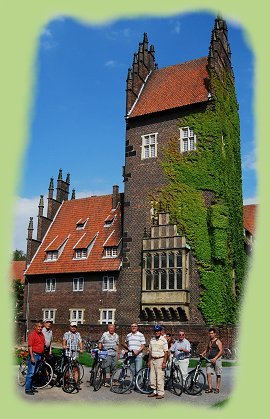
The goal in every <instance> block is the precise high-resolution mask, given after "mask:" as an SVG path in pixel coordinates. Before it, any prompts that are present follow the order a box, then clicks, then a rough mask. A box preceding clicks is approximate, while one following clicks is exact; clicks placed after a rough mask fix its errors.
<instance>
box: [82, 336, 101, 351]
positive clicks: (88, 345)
mask: <svg viewBox="0 0 270 419" xmlns="http://www.w3.org/2000/svg"><path fill="white" fill-rule="evenodd" d="M97 344H98V340H93V339H91V337H90V336H88V337H86V338H85V339H83V347H84V349H85V350H86V351H87V352H91V350H92V349H94V348H96V347H97Z"/></svg>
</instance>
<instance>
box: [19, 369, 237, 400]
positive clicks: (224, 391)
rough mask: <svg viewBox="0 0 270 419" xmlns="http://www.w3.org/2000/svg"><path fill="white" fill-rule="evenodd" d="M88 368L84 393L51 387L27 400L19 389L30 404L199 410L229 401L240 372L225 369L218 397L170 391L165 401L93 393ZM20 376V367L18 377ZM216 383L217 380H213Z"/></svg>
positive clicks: (135, 395) (104, 391) (137, 395)
mask: <svg viewBox="0 0 270 419" xmlns="http://www.w3.org/2000/svg"><path fill="white" fill-rule="evenodd" d="M89 370H90V369H89V368H85V375H84V377H83V383H82V385H81V387H82V389H81V390H80V391H79V392H77V393H72V394H67V393H65V392H64V391H63V390H62V388H58V387H52V388H44V389H41V390H39V392H38V393H36V394H35V395H34V396H27V395H25V394H24V387H19V386H17V390H18V392H19V393H20V394H21V396H22V397H23V398H24V399H27V400H29V401H30V402H31V403H39V402H42V401H46V400H50V402H55V403H57V402H65V403H66V402H72V403H74V402H75V403H76V402H79V403H82V402H85V403H95V405H96V406H104V401H106V406H108V405H109V403H112V404H114V405H115V403H116V404H117V405H125V404H127V403H130V402H131V401H132V402H138V403H140V404H141V403H145V405H147V406H156V405H157V403H161V404H164V403H173V404H175V403H187V404H193V405H194V404H196V406H198V405H201V406H208V405H214V404H215V403H217V402H220V401H222V400H226V399H227V398H228V397H229V396H230V394H231V392H232V391H233V383H234V378H235V376H236V374H237V371H238V370H239V367H225V368H223V375H222V382H221V392H220V393H219V394H214V393H211V394H205V393H204V392H203V393H202V394H201V395H198V396H189V395H187V394H184V393H183V394H182V395H181V396H180V397H179V396H176V395H174V394H172V393H170V392H169V391H166V392H165V397H164V399H162V400H156V399H155V398H148V397H147V396H146V395H144V394H141V393H138V392H136V391H131V392H129V393H125V394H115V393H112V392H111V391H110V389H109V388H107V387H102V388H101V389H100V390H99V391H93V387H90V386H89V382H88V380H89V376H90V374H89ZM16 372H17V367H16V371H15V375H16ZM214 383H215V380H214Z"/></svg>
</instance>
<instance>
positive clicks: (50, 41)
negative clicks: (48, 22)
mask: <svg viewBox="0 0 270 419" xmlns="http://www.w3.org/2000/svg"><path fill="white" fill-rule="evenodd" d="M40 45H41V46H42V47H43V48H44V49H45V50H50V49H52V48H55V47H56V46H57V43H56V42H55V40H54V37H53V34H52V32H51V30H50V29H48V28H44V29H43V30H42V31H41V34H40Z"/></svg>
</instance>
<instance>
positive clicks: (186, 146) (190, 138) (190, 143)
mask: <svg viewBox="0 0 270 419" xmlns="http://www.w3.org/2000/svg"><path fill="white" fill-rule="evenodd" d="M193 150H196V135H194V131H193V128H190V127H183V128H180V151H181V153H185V152H187V151H193Z"/></svg>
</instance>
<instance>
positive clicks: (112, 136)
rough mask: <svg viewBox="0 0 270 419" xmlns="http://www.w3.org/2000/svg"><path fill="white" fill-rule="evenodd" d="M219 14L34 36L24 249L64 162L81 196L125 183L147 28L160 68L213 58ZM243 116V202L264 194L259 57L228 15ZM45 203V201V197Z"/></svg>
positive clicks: (20, 223) (19, 236) (58, 24)
mask: <svg viewBox="0 0 270 419" xmlns="http://www.w3.org/2000/svg"><path fill="white" fill-rule="evenodd" d="M214 19H215V16H214V15H212V14H202V13H200V14H199V13H198V14H195V13H194V14H181V15H174V16H171V17H166V18H156V17H154V18H151V17H147V18H140V19H130V20H119V21H115V22H109V23H107V24H103V25H100V26H92V25H86V24H85V23H82V22H80V21H76V20H74V19H72V18H70V17H64V16H61V17H58V18H55V19H54V20H53V21H51V22H49V23H48V24H47V26H46V27H44V29H43V31H42V32H41V34H40V39H39V42H38V43H37V55H36V62H35V63H34V70H35V77H36V79H35V88H34V90H33V104H32V112H31V115H30V116H29V138H28V139H27V141H28V147H27V149H26V150H25V156H24V165H23V172H22V176H21V185H20V189H19V190H18V205H17V210H16V226H15V232H16V233H15V235H14V240H13V242H14V245H13V247H14V248H18V249H23V250H25V248H26V240H25V237H26V234H27V226H28V220H29V217H30V216H33V217H34V225H35V226H36V223H35V221H36V215H37V205H38V200H39V195H40V194H44V195H45V198H46V197H47V193H48V186H49V180H50V177H54V179H55V184H56V179H57V175H58V170H59V168H62V169H63V175H64V176H65V175H66V173H67V172H70V174H71V188H70V190H71V189H73V188H75V190H76V197H81V196H87V195H92V194H95V195H99V194H106V193H111V191H112V185H114V184H118V185H119V187H120V190H121V191H123V182H122V166H123V165H124V142H125V118H124V116H125V88H126V76H127V70H128V67H130V66H131V64H132V60H133V54H134V53H135V52H137V50H138V43H139V42H141V41H142V39H143V33H144V32H147V34H148V40H149V44H154V47H155V51H156V53H155V57H156V62H157V63H158V66H159V68H161V67H166V66H169V65H173V64H177V63H181V62H184V61H188V60H191V59H195V58H199V57H202V56H206V55H207V54H208V48H209V43H210V38H211V30H212V28H213V25H214ZM227 25H228V30H229V32H228V34H229V42H230V46H231V51H232V64H233V69H234V74H235V82H236V91H237V98H238V102H239V113H240V121H241V152H242V168H243V196H244V202H246V203H250V202H257V197H256V172H255V156H256V145H255V140H254V116H253V79H254V57H253V54H252V51H251V50H250V48H249V46H248V44H247V42H246V40H245V31H244V29H243V28H241V26H240V25H239V24H238V23H237V22H236V21H227ZM45 201H46V199H45Z"/></svg>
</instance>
